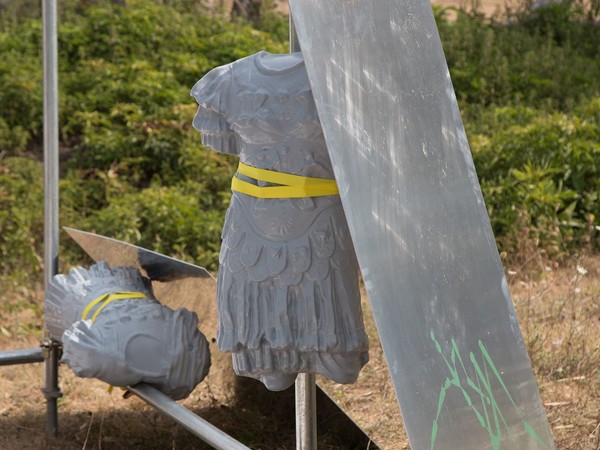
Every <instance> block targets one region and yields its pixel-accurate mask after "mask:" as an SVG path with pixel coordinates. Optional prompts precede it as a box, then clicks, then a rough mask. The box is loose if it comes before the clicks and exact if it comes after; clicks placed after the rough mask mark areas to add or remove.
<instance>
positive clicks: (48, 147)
mask: <svg viewBox="0 0 600 450" xmlns="http://www.w3.org/2000/svg"><path fill="white" fill-rule="evenodd" d="M42 20H43V29H44V32H43V36H44V38H43V53H44V285H45V287H46V288H47V287H48V283H49V281H50V280H51V279H52V277H53V276H54V275H56V273H57V271H58V233H59V229H58V32H57V18H56V0H44V1H43V3H42ZM42 346H43V347H44V349H45V357H46V386H45V388H44V389H43V392H44V395H45V396H46V430H47V432H48V433H49V434H52V435H54V436H56V434H57V433H58V411H57V399H58V397H60V396H61V393H60V389H59V387H58V359H59V356H60V347H59V344H58V342H56V341H55V340H53V339H50V338H47V339H45V341H44V342H43V343H42Z"/></svg>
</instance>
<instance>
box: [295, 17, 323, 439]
mask: <svg viewBox="0 0 600 450" xmlns="http://www.w3.org/2000/svg"><path fill="white" fill-rule="evenodd" d="M299 51H300V43H299V41H298V36H297V35H296V28H295V26H294V20H293V18H292V13H291V11H290V53H293V52H299ZM316 448H317V387H316V380H315V375H314V374H312V373H301V374H298V377H297V378H296V450H316Z"/></svg>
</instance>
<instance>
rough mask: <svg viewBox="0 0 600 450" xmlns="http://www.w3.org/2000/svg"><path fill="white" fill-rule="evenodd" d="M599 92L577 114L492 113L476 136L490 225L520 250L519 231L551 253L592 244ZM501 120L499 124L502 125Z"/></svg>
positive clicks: (508, 246) (598, 174)
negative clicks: (485, 128)
mask: <svg viewBox="0 0 600 450" xmlns="http://www.w3.org/2000/svg"><path fill="white" fill-rule="evenodd" d="M599 107H600V97H596V98H594V99H592V100H590V101H588V102H585V103H582V104H581V105H579V106H578V107H577V109H576V110H575V112H574V113H572V114H564V113H557V112H555V113H546V112H543V111H536V110H533V109H531V108H526V107H516V108H515V107H502V108H496V109H494V110H491V111H490V112H489V115H490V116H491V117H490V119H491V120H490V121H491V123H492V124H493V125H491V128H494V129H496V130H497V131H495V132H494V133H493V134H491V135H490V134H487V135H486V134H474V135H472V138H471V144H472V148H473V156H474V159H475V164H476V166H477V169H478V174H479V177H480V180H481V184H482V189H483V192H484V196H485V199H486V203H487V205H488V210H489V213H490V216H491V218H492V223H493V225H494V230H495V233H496V235H497V236H498V238H499V242H500V244H501V247H502V248H503V249H504V250H505V251H509V252H512V253H516V252H518V250H519V249H518V248H517V245H518V244H519V239H517V236H518V235H519V234H520V233H522V232H523V231H524V230H526V231H527V233H528V236H529V237H530V238H532V239H535V240H537V241H539V242H542V243H543V245H542V247H543V248H544V249H545V250H546V251H547V252H548V253H549V255H550V256H553V257H557V256H560V255H561V254H564V253H565V252H567V251H568V250H569V249H570V248H576V247H581V246H582V245H584V244H587V243H589V239H590V237H591V235H592V234H593V232H594V230H593V229H590V224H591V223H594V219H595V218H597V217H600V201H599V200H600V199H599V195H598V193H599V192H600V121H598V117H599V116H598V114H599V113H600V109H599ZM500 124H504V127H503V129H501V127H500Z"/></svg>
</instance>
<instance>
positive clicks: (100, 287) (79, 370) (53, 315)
mask: <svg viewBox="0 0 600 450" xmlns="http://www.w3.org/2000/svg"><path fill="white" fill-rule="evenodd" d="M44 308H45V311H44V312H45V320H46V328H47V330H48V332H49V333H50V335H51V336H52V337H53V338H55V339H57V340H59V341H61V342H62V344H63V362H65V363H67V364H68V365H69V367H71V369H73V371H74V372H75V374H76V375H78V376H81V377H86V378H92V377H93V378H98V379H100V380H102V381H105V382H107V383H109V384H111V385H113V386H127V385H134V384H137V383H140V382H144V383H148V384H150V385H152V386H153V387H155V388H156V389H158V390H160V391H161V392H163V393H164V394H166V395H168V396H169V397H171V398H173V399H174V400H179V399H182V398H185V397H187V396H188V395H189V394H190V393H191V392H192V390H193V389H194V388H195V387H196V385H197V384H198V383H199V382H200V381H202V379H203V378H204V377H205V376H206V375H207V373H208V369H209V367H210V353H209V350H208V342H207V341H206V338H205V337H204V336H203V335H202V333H200V331H199V330H198V317H197V315H196V314H195V313H192V312H190V311H188V310H186V309H184V308H179V309H177V310H175V311H173V310H172V309H170V308H168V307H166V306H163V305H161V304H160V303H159V302H158V301H157V300H156V299H155V298H154V295H153V293H152V288H151V285H150V281H149V280H148V279H146V278H144V277H142V275H141V274H140V272H139V271H138V270H137V269H135V268H133V267H112V268H111V267H109V266H108V265H107V264H106V263H104V262H100V263H98V264H95V265H93V266H91V267H90V268H89V269H83V268H81V267H77V268H74V269H72V270H71V271H70V272H69V273H68V274H67V275H56V276H54V277H53V279H52V280H51V282H50V283H49V286H48V289H47V292H46V301H45V306H44Z"/></svg>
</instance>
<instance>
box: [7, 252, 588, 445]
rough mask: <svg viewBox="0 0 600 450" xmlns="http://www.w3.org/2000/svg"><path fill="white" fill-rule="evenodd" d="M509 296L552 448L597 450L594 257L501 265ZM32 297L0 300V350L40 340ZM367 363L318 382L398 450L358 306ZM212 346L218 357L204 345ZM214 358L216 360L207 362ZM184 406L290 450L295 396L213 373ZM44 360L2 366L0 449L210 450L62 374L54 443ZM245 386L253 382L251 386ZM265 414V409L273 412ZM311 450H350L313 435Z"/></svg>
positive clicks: (399, 439) (375, 349)
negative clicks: (354, 375) (354, 378)
mask: <svg viewBox="0 0 600 450" xmlns="http://www.w3.org/2000/svg"><path fill="white" fill-rule="evenodd" d="M507 276H508V279H509V280H510V285H511V292H512V295H513V299H514V302H515V306H516V309H517V313H518V316H519V320H520V324H521V328H522V331H523V334H524V337H525V340H526V343H527V347H528V350H529V354H530V357H531V360H532V365H533V367H534V372H535V374H536V377H537V380H538V385H539V388H540V391H541V395H542V400H543V403H544V406H545V409H546V414H547V416H548V420H549V422H550V424H551V427H552V431H553V433H554V438H555V441H556V445H557V448H558V449H560V450H567V449H584V450H598V449H600V257H595V258H584V259H579V260H576V261H574V262H573V263H572V264H569V265H568V267H563V268H558V267H556V266H553V265H551V264H550V265H545V264H543V265H541V266H539V267H536V268H531V267H529V268H526V269H523V268H518V267H517V268H513V267H508V268H507ZM41 297H42V295H41V292H40V291H39V290H38V289H34V290H25V289H20V290H18V291H15V292H10V293H9V294H7V295H5V297H4V298H3V299H2V309H1V312H0V350H15V349H18V348H32V347H35V346H36V345H37V343H38V337H37V336H38V335H39V331H40V325H41V320H42V317H41V304H42V303H41V302H42V298H41ZM364 301H365V311H366V312H367V314H366V315H367V317H366V321H367V328H368V331H369V334H370V338H371V342H372V349H371V360H370V362H369V364H368V365H367V366H366V367H365V368H364V370H363V372H362V373H361V376H360V378H359V381H358V382H357V383H356V384H355V385H352V386H340V385H335V384H333V383H330V382H328V381H326V380H321V379H320V380H319V384H320V385H321V386H322V387H324V389H326V390H327V392H329V394H330V395H331V396H332V397H333V398H334V399H335V400H336V402H337V403H338V404H339V405H341V406H342V407H343V408H344V410H346V411H347V412H348V413H349V414H350V415H351V416H352V418H353V419H354V420H355V421H356V422H357V423H358V424H359V425H360V426H361V427H362V428H363V429H364V430H365V431H366V432H367V433H368V434H369V436H370V437H371V438H372V439H373V440H374V442H376V443H377V444H378V445H379V446H380V447H381V448H382V449H394V450H396V449H408V448H409V446H408V442H407V439H406V435H405V432H404V429H403V427H402V420H401V417H400V414H399V411H398V406H397V402H396V398H395V395H394V392H393V388H392V385H391V382H390V378H389V376H388V371H387V366H386V363H385V359H384V355H383V352H382V351H381V347H380V346H379V345H378V339H377V333H376V330H375V325H374V323H373V319H372V317H371V316H370V313H369V311H370V309H369V307H368V304H367V300H366V299H365V300H364ZM211 350H212V351H213V352H216V349H215V348H214V343H213V344H211ZM218 358H219V356H217V359H216V360H215V361H217V360H218ZM217 365H220V366H223V365H226V363H223V362H221V363H217V364H213V369H211V375H209V377H208V378H207V380H205V381H204V382H203V383H201V384H200V386H199V387H198V388H197V389H196V390H195V391H194V392H193V394H192V396H191V397H190V398H188V399H187V400H186V401H184V402H183V404H184V405H185V406H187V407H188V408H190V409H191V410H192V411H194V412H196V413H197V414H199V415H201V416H202V417H204V418H205V419H207V420H209V421H210V422H212V423H214V424H215V425H217V426H218V427H220V428H221V429H223V430H225V431H226V432H228V433H230V434H231V435H233V436H235V437H237V438H239V439H244V441H245V442H247V443H248V444H249V445H250V447H251V448H254V449H259V448H260V449H268V450H271V449H282V450H283V449H293V448H295V438H294V423H293V417H294V412H293V397H292V395H291V393H290V392H287V393H285V394H273V393H270V392H268V391H266V390H264V389H262V388H261V387H260V386H256V385H251V386H250V387H248V384H246V385H245V386H241V387H240V383H239V382H238V381H239V380H238V381H236V379H235V377H233V378H232V376H231V374H230V373H228V370H229V371H230V369H226V370H225V371H223V370H219V369H218V368H217V369H216V368H215V367H217ZM43 372H44V370H43V365H41V364H30V365H23V366H6V367H0V449H11V450H13V449H14V450H16V449H23V450H30V449H31V450H33V449H36V450H37V449H41V448H44V449H103V448H104V449H150V450H154V449H167V448H168V449H205V448H210V447H208V446H206V445H204V444H203V443H202V442H200V441H199V440H198V439H196V438H195V437H194V436H192V435H191V434H190V433H188V432H187V431H186V430H184V429H183V428H181V427H179V426H178V425H176V424H174V423H173V422H172V421H171V420H170V419H168V418H165V417H164V416H162V415H161V414H159V413H157V412H156V411H154V410H153V409H152V408H151V407H149V406H147V405H146V404H144V403H143V402H142V401H141V400H139V399H137V398H129V399H127V400H125V399H123V398H122V395H121V392H119V391H118V390H115V391H113V393H112V394H109V393H108V392H107V386H106V385H105V384H104V383H101V382H99V381H96V380H87V379H79V378H76V377H74V376H73V374H72V373H71V371H70V369H69V368H68V367H61V369H60V381H61V389H62V391H63V393H64V396H63V397H62V398H61V399H60V401H59V427H60V433H59V436H58V437H57V438H50V437H48V436H46V433H45V431H44V428H45V401H44V398H43V396H42V394H41V392H40V389H39V388H40V386H41V385H42V384H43V376H44V373H43ZM251 384H252V383H251ZM274 411H275V414H273V412H274ZM319 436H320V439H319V449H330V450H333V449H344V448H348V447H347V446H345V445H344V444H343V443H340V442H339V440H338V437H336V436H335V435H333V434H332V433H328V430H326V429H319Z"/></svg>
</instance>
